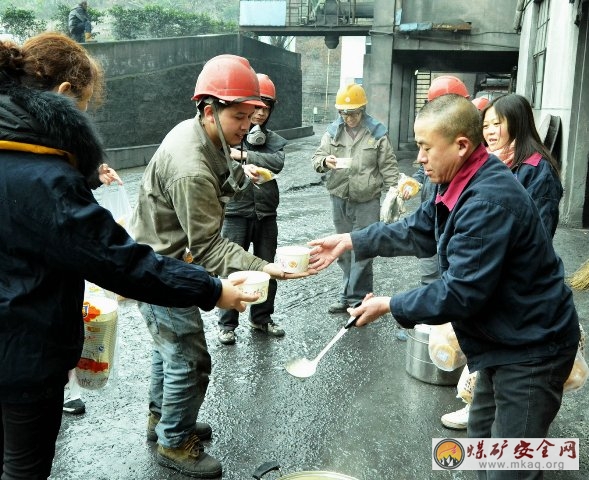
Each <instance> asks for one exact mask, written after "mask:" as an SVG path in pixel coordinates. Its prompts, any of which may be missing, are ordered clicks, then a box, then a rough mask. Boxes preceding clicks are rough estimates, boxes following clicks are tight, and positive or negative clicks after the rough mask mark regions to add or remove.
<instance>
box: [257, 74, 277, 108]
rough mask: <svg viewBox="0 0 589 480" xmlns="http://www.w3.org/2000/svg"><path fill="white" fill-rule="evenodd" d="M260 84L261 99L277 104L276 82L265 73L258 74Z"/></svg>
mask: <svg viewBox="0 0 589 480" xmlns="http://www.w3.org/2000/svg"><path fill="white" fill-rule="evenodd" d="M256 76H257V77H258V82H259V83H260V97H261V98H262V100H270V101H272V102H274V103H276V87H275V86H274V82H273V81H272V80H270V77H269V76H268V75H266V74H265V73H257V74H256Z"/></svg>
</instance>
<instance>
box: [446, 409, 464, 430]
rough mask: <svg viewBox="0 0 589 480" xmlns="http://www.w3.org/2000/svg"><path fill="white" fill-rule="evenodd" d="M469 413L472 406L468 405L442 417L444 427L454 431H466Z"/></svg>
mask: <svg viewBox="0 0 589 480" xmlns="http://www.w3.org/2000/svg"><path fill="white" fill-rule="evenodd" d="M469 411H470V405H469V404H466V406H465V407H464V408H461V409H460V410H456V411H455V412H452V413H446V414H445V415H442V418H441V420H442V425H444V427H446V428H451V429H452V430H466V425H467V423H468V412H469Z"/></svg>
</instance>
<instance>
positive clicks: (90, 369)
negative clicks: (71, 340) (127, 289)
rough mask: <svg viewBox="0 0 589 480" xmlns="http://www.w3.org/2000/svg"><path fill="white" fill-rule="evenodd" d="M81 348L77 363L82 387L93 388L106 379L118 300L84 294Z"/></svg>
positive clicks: (115, 328)
mask: <svg viewBox="0 0 589 480" xmlns="http://www.w3.org/2000/svg"><path fill="white" fill-rule="evenodd" d="M82 317H83V319H84V347H83V348H82V356H81V358H80V361H79V362H78V365H77V366H76V375H77V377H78V383H79V384H80V386H81V387H82V388H86V389H88V390H96V389H99V388H102V387H104V386H105V385H106V383H107V382H108V378H109V376H110V374H111V372H112V367H113V360H114V354H115V346H116V333H117V320H118V303H117V302H116V301H115V300H111V299H110V298H106V297H101V296H94V295H87V296H86V297H85V298H84V304H83V307H82Z"/></svg>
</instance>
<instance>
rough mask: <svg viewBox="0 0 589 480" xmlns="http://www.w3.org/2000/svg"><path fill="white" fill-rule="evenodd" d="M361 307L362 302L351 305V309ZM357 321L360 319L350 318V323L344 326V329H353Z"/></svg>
mask: <svg viewBox="0 0 589 480" xmlns="http://www.w3.org/2000/svg"><path fill="white" fill-rule="evenodd" d="M360 305H362V300H360V301H359V302H356V303H354V305H350V308H356V307H359V306H360ZM357 320H358V317H350V319H349V320H348V322H347V323H346V324H345V325H344V328H345V329H346V330H347V329H348V328H350V327H353V326H354V325H356V321H357Z"/></svg>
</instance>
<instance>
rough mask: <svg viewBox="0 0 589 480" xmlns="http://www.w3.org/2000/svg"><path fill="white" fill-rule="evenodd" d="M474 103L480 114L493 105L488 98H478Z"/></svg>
mask: <svg viewBox="0 0 589 480" xmlns="http://www.w3.org/2000/svg"><path fill="white" fill-rule="evenodd" d="M472 103H473V104H474V106H475V107H477V110H479V111H480V112H482V111H483V109H484V108H485V107H486V106H487V105H489V103H491V102H490V100H489V99H488V98H486V97H478V98H475V99H474V100H473V101H472Z"/></svg>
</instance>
